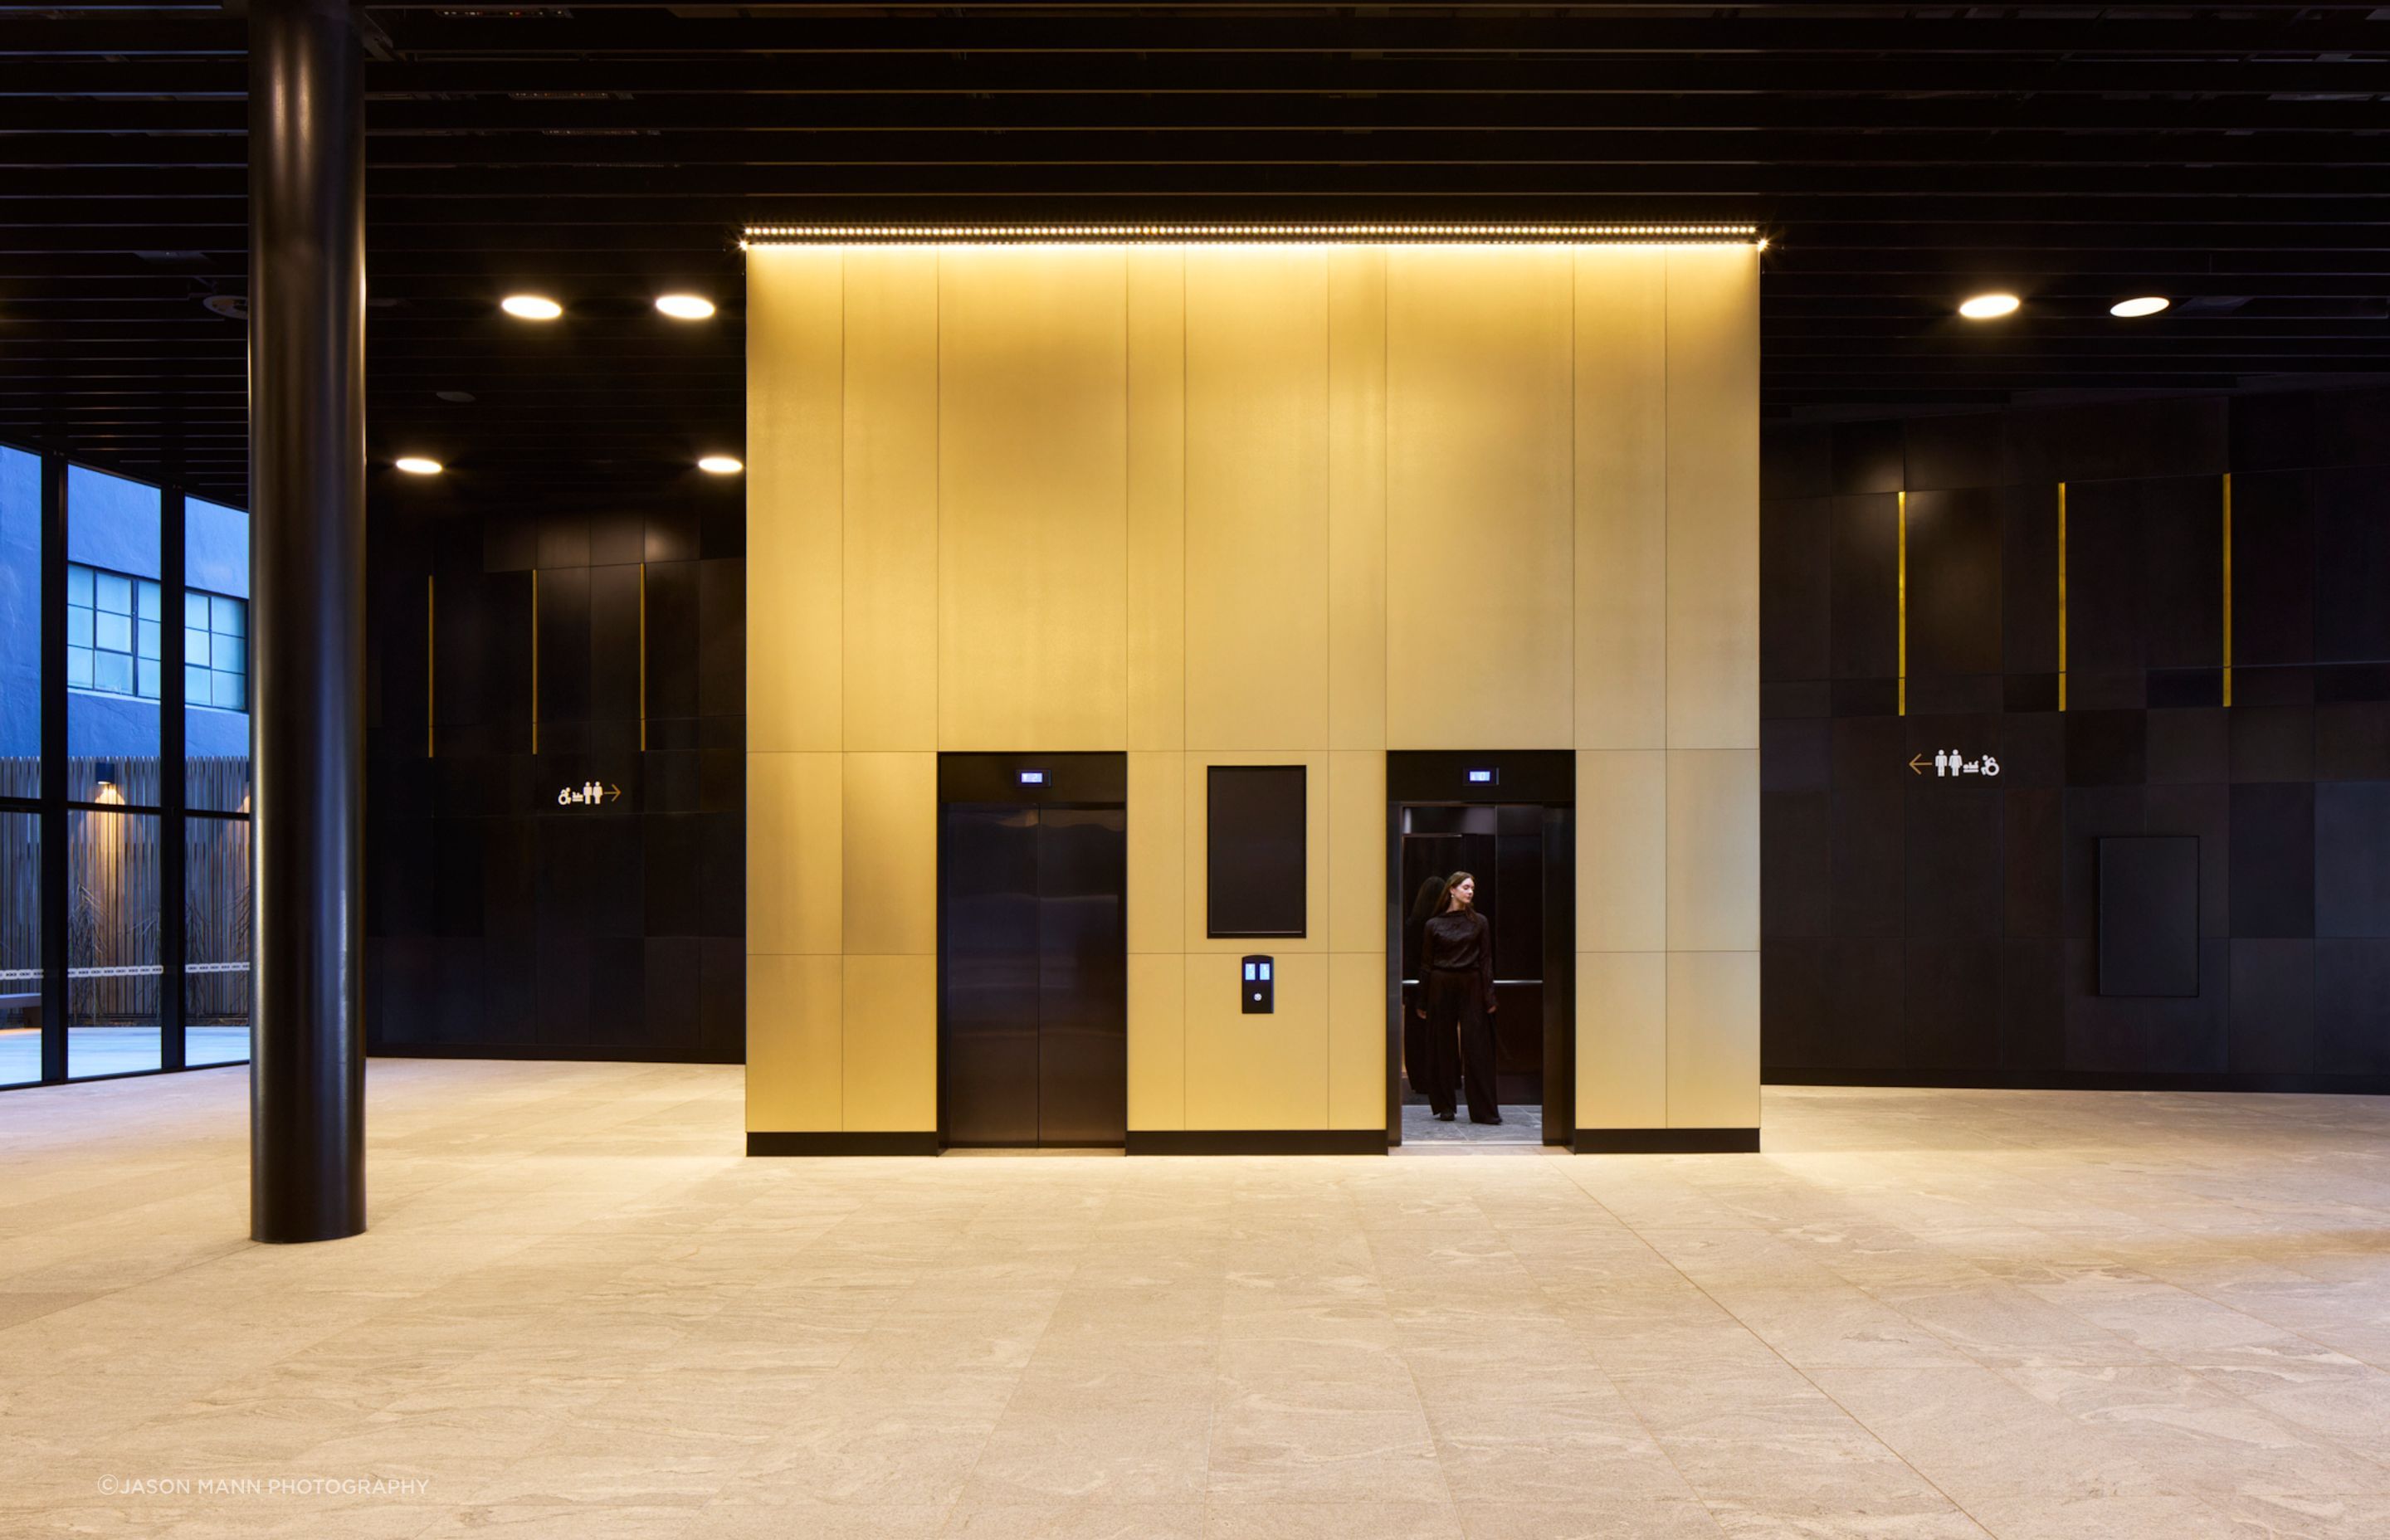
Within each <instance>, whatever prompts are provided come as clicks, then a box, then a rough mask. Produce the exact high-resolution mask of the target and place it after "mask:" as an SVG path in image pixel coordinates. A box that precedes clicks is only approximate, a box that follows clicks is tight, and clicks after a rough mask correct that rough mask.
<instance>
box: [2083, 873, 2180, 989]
mask: <svg viewBox="0 0 2390 1540" xmlns="http://www.w3.org/2000/svg"><path fill="white" fill-rule="evenodd" d="M2099 940H2100V994H2101V995H2102V996H2103V997H2107V998H2150V997H2155V996H2166V997H2176V996H2182V995H2197V994H2198V993H2199V986H2200V979H2199V841H2198V839H2197V838H2196V837H2194V836H2187V835H2173V834H2165V835H2149V834H2139V835H2131V836H2127V837H2126V838H2123V839H2111V840H2102V841H2100V932H2099Z"/></svg>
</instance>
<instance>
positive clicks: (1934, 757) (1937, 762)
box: [1908, 749, 2000, 776]
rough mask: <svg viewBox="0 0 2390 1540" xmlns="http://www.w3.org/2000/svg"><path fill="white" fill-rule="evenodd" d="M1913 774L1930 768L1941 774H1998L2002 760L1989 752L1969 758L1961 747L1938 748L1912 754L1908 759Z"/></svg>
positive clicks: (1919, 774)
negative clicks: (1925, 752)
mask: <svg viewBox="0 0 2390 1540" xmlns="http://www.w3.org/2000/svg"><path fill="white" fill-rule="evenodd" d="M1908 769H1909V773H1910V774H1911V775H1917V776H1921V775H1923V774H1925V772H1927V771H1928V770H1931V771H1933V772H1934V775H1935V776H1997V775H1998V774H1999V773H2000V762H1999V761H1998V760H1996V759H1994V758H1993V757H1992V756H1991V755H1989V754H1980V755H1977V756H1976V757H1975V758H1973V759H1969V758H1968V757H1967V755H1966V752H1965V751H1963V750H1960V749H1936V750H1934V752H1933V753H1931V754H1912V755H1910V756H1909V760H1908Z"/></svg>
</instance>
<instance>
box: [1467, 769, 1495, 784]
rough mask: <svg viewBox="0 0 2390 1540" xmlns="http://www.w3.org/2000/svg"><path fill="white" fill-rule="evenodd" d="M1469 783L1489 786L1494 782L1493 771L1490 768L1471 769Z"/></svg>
mask: <svg viewBox="0 0 2390 1540" xmlns="http://www.w3.org/2000/svg"><path fill="white" fill-rule="evenodd" d="M1469 784H1470V785H1471V786H1491V785H1493V784H1494V772H1493V771H1491V770H1471V772H1469Z"/></svg>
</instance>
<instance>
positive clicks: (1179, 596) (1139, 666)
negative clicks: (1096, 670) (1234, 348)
mask: <svg viewBox="0 0 2390 1540" xmlns="http://www.w3.org/2000/svg"><path fill="white" fill-rule="evenodd" d="M1128 746H1129V747H1130V748H1131V749H1133V750H1135V749H1184V748H1185V747H1186V746H1187V274H1186V258H1185V256H1184V254H1183V253H1182V252H1181V251H1180V250H1178V249H1177V248H1176V247H1159V248H1151V247H1133V248H1131V249H1130V250H1129V253H1128Z"/></svg>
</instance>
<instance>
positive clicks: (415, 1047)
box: [366, 1042, 746, 1064]
mask: <svg viewBox="0 0 2390 1540" xmlns="http://www.w3.org/2000/svg"><path fill="white" fill-rule="evenodd" d="M366 1058H368V1059H554V1060H556V1061H558V1062H559V1063H566V1064H743V1063H745V1062H746V1060H745V1059H718V1058H711V1057H708V1056H707V1055H704V1054H691V1053H675V1052H672V1051H669V1050H665V1049H658V1048H638V1047H598V1046H589V1045H586V1044H579V1043H375V1042H368V1043H366Z"/></svg>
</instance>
